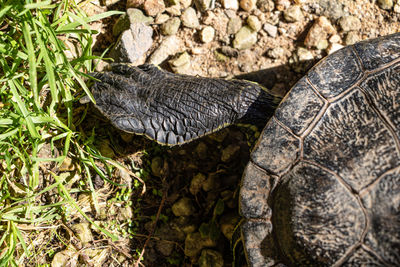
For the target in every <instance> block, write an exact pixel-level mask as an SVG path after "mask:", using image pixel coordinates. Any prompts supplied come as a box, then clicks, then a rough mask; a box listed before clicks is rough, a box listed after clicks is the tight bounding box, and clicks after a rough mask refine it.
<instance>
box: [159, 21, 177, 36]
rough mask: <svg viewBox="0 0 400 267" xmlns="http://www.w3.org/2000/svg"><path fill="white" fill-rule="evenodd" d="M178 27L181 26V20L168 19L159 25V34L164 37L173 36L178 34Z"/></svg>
mask: <svg viewBox="0 0 400 267" xmlns="http://www.w3.org/2000/svg"><path fill="white" fill-rule="evenodd" d="M179 26H181V20H180V19H179V18H176V17H174V18H170V19H169V20H167V21H166V22H165V23H164V24H162V25H161V32H162V33H163V34H164V35H174V34H176V33H177V32H178V29H179Z"/></svg>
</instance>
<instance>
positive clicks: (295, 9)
mask: <svg viewBox="0 0 400 267" xmlns="http://www.w3.org/2000/svg"><path fill="white" fill-rule="evenodd" d="M283 16H284V17H285V20H286V21H287V22H297V21H301V20H303V18H304V15H303V12H302V11H301V8H300V6H299V5H294V6H290V7H288V8H287V9H286V10H285V11H284V12H283Z"/></svg>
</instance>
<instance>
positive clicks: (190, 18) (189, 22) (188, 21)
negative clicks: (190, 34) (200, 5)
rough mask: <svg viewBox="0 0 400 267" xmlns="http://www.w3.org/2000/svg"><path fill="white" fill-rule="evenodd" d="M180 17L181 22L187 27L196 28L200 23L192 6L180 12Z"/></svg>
mask: <svg viewBox="0 0 400 267" xmlns="http://www.w3.org/2000/svg"><path fill="white" fill-rule="evenodd" d="M181 19H182V24H183V25H184V26H185V27H188V28H197V27H198V26H199V25H200V23H199V19H198V18H197V15H196V10H194V8H192V7H188V8H186V9H185V10H184V11H183V12H182V16H181Z"/></svg>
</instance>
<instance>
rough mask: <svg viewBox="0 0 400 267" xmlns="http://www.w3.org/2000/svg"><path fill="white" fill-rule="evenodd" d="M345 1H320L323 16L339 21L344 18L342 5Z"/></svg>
mask: <svg viewBox="0 0 400 267" xmlns="http://www.w3.org/2000/svg"><path fill="white" fill-rule="evenodd" d="M342 2H343V0H319V1H318V3H319V6H320V7H321V8H322V9H323V12H322V13H323V14H324V15H325V16H327V17H329V18H332V19H334V20H337V19H339V18H341V17H343V16H344V14H345V11H344V8H343V4H342Z"/></svg>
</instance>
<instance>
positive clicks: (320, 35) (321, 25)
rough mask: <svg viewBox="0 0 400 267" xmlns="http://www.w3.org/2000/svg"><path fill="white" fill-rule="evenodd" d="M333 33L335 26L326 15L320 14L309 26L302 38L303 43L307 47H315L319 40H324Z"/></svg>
mask: <svg viewBox="0 0 400 267" xmlns="http://www.w3.org/2000/svg"><path fill="white" fill-rule="evenodd" d="M334 33H335V28H334V27H333V26H332V24H331V23H330V21H329V20H328V19H327V18H326V17H324V16H321V17H319V18H318V19H317V20H316V21H315V22H314V24H313V25H312V26H311V28H310V30H309V31H308V33H307V36H306V38H305V40H304V44H305V45H306V46H307V47H312V46H314V47H316V46H317V45H318V43H319V42H321V40H326V39H327V38H328V35H332V34H334Z"/></svg>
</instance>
